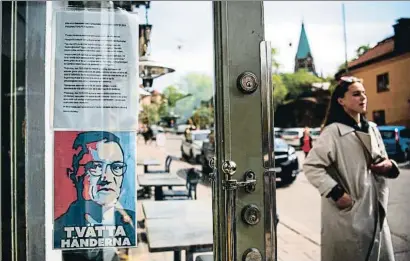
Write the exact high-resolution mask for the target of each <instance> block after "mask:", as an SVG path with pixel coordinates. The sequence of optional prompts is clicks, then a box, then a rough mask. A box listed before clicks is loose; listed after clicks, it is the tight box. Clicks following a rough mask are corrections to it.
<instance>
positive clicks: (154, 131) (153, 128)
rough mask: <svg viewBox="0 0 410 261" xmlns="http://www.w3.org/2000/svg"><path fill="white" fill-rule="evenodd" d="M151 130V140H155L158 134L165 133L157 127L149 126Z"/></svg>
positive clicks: (161, 128)
mask: <svg viewBox="0 0 410 261" xmlns="http://www.w3.org/2000/svg"><path fill="white" fill-rule="evenodd" d="M151 130H152V140H156V139H157V135H158V134H159V133H165V130H164V128H163V127H161V126H158V125H151Z"/></svg>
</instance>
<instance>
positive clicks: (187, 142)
mask: <svg viewBox="0 0 410 261" xmlns="http://www.w3.org/2000/svg"><path fill="white" fill-rule="evenodd" d="M210 133H211V130H193V131H190V132H188V133H187V134H186V136H185V139H184V140H183V141H182V144H181V154H182V157H183V158H184V159H187V160H193V161H195V162H196V163H198V164H200V163H201V155H202V146H203V143H204V141H208V140H209V134H210Z"/></svg>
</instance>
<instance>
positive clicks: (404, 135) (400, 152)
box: [377, 126, 410, 162]
mask: <svg viewBox="0 0 410 261" xmlns="http://www.w3.org/2000/svg"><path fill="white" fill-rule="evenodd" d="M377 128H378V129H379V131H380V134H381V136H382V139H383V143H384V146H385V147H386V151H387V155H388V156H389V158H392V159H396V160H398V161H401V162H402V161H406V160H407V159H408V158H409V156H408V155H409V153H410V148H409V144H410V129H409V128H406V127H405V126H377Z"/></svg>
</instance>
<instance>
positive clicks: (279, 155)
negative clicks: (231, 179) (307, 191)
mask: <svg viewBox="0 0 410 261" xmlns="http://www.w3.org/2000/svg"><path fill="white" fill-rule="evenodd" d="M213 140H214V139H210V140H209V141H207V142H204V144H203V148H202V158H203V161H202V173H203V174H204V175H209V174H210V173H212V171H213V170H212V168H211V167H210V166H209V160H210V159H211V158H212V157H213V156H214V154H215V145H214V143H212V142H210V141H213ZM274 142H275V171H276V178H277V179H278V182H279V183H280V184H282V185H285V184H291V183H293V182H294V181H295V179H296V177H297V175H298V174H299V172H300V171H299V160H298V157H297V155H296V150H295V148H293V147H292V146H290V145H288V144H287V143H286V142H285V141H284V140H283V139H281V138H275V141H274Z"/></svg>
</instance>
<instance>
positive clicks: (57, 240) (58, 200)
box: [53, 131, 137, 249]
mask: <svg viewBox="0 0 410 261" xmlns="http://www.w3.org/2000/svg"><path fill="white" fill-rule="evenodd" d="M135 159H136V133H135V132H107V131H85V132H78V131H56V132H54V231H53V233H54V249H88V248H104V247H117V248H121V247H126V248H128V247H135V246H136V244H137V240H136V195H135V194H136V193H135V191H136V189H135V187H136V186H135V183H136V181H135V178H136V175H135V165H136V164H135Z"/></svg>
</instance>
